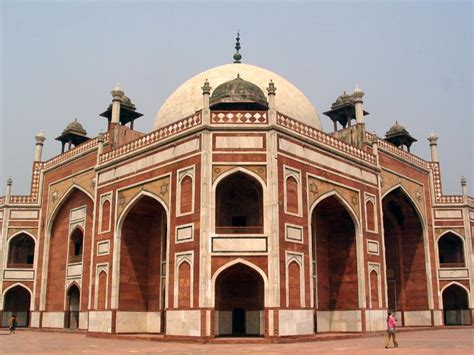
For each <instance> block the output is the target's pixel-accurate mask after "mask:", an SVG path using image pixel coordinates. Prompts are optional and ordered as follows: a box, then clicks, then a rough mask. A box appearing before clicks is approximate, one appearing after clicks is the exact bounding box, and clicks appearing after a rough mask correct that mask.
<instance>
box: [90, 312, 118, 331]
mask: <svg viewBox="0 0 474 355" xmlns="http://www.w3.org/2000/svg"><path fill="white" fill-rule="evenodd" d="M88 330H89V332H101V333H110V332H112V311H89V329H88Z"/></svg>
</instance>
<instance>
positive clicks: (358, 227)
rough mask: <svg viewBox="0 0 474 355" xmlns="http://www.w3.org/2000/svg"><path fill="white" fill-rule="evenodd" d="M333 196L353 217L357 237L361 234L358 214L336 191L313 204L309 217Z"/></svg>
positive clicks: (326, 194)
mask: <svg viewBox="0 0 474 355" xmlns="http://www.w3.org/2000/svg"><path fill="white" fill-rule="evenodd" d="M331 196H334V197H335V198H336V199H337V200H338V201H339V202H340V203H341V204H342V205H343V206H344V207H345V208H346V210H347V211H348V212H349V215H350V216H351V218H352V222H353V223H354V225H355V227H356V236H358V235H359V232H360V223H359V219H358V217H357V213H356V212H355V211H354V209H353V208H352V206H351V204H350V203H349V202H348V201H347V200H346V199H345V198H344V197H343V196H342V195H341V194H339V193H338V192H337V191H336V190H332V191H329V192H326V193H325V194H323V195H321V196H319V197H318V198H317V199H316V200H315V201H314V202H313V204H312V205H311V207H310V208H309V215H310V216H311V215H312V214H313V212H314V209H315V208H316V207H317V206H318V205H319V204H320V203H321V202H323V201H324V200H325V199H327V198H329V197H331Z"/></svg>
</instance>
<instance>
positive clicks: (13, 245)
mask: <svg viewBox="0 0 474 355" xmlns="http://www.w3.org/2000/svg"><path fill="white" fill-rule="evenodd" d="M34 256H35V241H34V239H33V238H32V237H31V236H29V235H28V234H26V233H20V234H18V235H16V236H14V237H13V238H12V239H10V242H9V247H8V259H7V260H8V261H7V267H9V268H32V267H33V262H34Z"/></svg>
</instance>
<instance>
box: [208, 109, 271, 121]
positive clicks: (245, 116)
mask: <svg viewBox="0 0 474 355" xmlns="http://www.w3.org/2000/svg"><path fill="white" fill-rule="evenodd" d="M211 123H215V124H264V123H268V120H267V111H252V112H240V111H239V112H237V111H211Z"/></svg>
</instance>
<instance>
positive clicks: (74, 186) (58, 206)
mask: <svg viewBox="0 0 474 355" xmlns="http://www.w3.org/2000/svg"><path fill="white" fill-rule="evenodd" d="M74 190H79V191H81V192H83V193H84V194H86V195H87V196H88V197H89V198H90V199H91V201H94V196H92V195H91V194H90V193H89V191H87V190H86V189H84V188H83V187H82V186H80V185H77V184H76V183H74V184H72V185H71V186H70V187H69V188H68V189H67V191H66V192H65V193H64V194H63V195H62V196H61V197H60V198H59V201H58V203H57V204H56V206H54V207H53V210H52V212H51V215H50V217H49V220H48V221H47V223H46V231H47V232H46V233H47V234H46V235H49V234H50V233H51V227H52V226H53V222H54V220H55V219H56V215H57V214H58V212H59V210H60V209H61V207H62V205H63V204H64V202H66V201H67V200H68V198H69V197H70V196H71V194H72V193H73V192H74Z"/></svg>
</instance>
